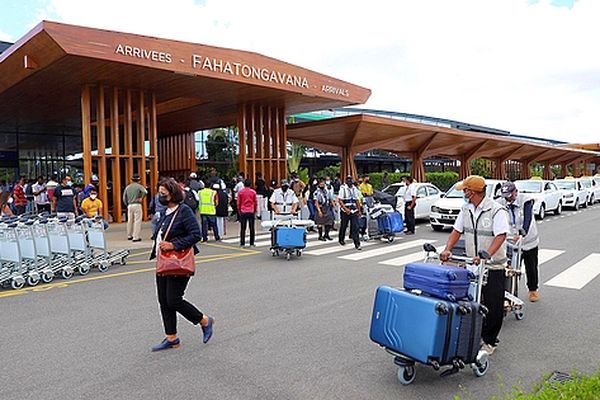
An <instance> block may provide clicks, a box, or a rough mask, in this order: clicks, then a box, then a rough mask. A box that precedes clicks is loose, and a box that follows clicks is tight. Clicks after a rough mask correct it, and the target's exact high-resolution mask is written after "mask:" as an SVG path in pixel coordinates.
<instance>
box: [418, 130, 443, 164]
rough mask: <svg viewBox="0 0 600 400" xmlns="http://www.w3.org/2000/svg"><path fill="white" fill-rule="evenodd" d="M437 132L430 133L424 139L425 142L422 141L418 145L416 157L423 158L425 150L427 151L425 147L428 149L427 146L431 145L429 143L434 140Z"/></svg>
mask: <svg viewBox="0 0 600 400" xmlns="http://www.w3.org/2000/svg"><path fill="white" fill-rule="evenodd" d="M437 135H438V133H437V132H434V133H433V135H431V137H430V138H429V139H427V140H426V141H425V143H423V144H422V145H421V147H419V148H418V149H417V151H416V153H417V157H419V158H423V157H425V152H426V151H427V149H429V147H430V146H431V144H432V143H433V141H434V140H435V138H436V137H437Z"/></svg>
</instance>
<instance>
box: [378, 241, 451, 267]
mask: <svg viewBox="0 0 600 400" xmlns="http://www.w3.org/2000/svg"><path fill="white" fill-rule="evenodd" d="M444 247H446V246H438V247H437V251H438V253H439V252H441V251H443V250H444ZM424 259H425V252H424V251H417V252H415V253H410V254H407V255H404V256H400V257H396V258H390V259H389V260H385V261H380V262H379V264H383V265H393V266H396V267H401V266H403V265H406V264H408V263H412V262H417V261H422V260H424Z"/></svg>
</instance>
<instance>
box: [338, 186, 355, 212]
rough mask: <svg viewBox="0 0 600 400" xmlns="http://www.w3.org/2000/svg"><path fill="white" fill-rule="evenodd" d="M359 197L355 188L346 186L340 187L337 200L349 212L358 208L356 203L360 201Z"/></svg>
mask: <svg viewBox="0 0 600 400" xmlns="http://www.w3.org/2000/svg"><path fill="white" fill-rule="evenodd" d="M360 196H361V195H360V192H359V190H358V189H357V188H356V187H354V186H352V187H349V186H348V185H346V184H343V185H342V186H340V194H339V195H338V199H340V200H341V201H342V203H344V205H345V206H346V207H347V208H349V209H350V210H355V209H357V208H358V204H357V202H358V200H359V199H360Z"/></svg>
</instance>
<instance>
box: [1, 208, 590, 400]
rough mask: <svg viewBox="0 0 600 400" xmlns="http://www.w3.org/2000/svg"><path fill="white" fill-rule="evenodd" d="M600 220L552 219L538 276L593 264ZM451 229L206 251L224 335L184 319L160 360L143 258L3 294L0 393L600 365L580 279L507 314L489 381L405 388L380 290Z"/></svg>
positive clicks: (165, 389)
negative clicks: (289, 253)
mask: <svg viewBox="0 0 600 400" xmlns="http://www.w3.org/2000/svg"><path fill="white" fill-rule="evenodd" d="M599 227H600V205H596V206H595V207H592V208H590V209H588V210H582V211H580V212H577V213H574V212H571V211H566V212H565V213H564V214H563V216H561V217H557V218H555V217H549V218H547V219H546V220H544V221H543V222H542V224H541V225H540V227H539V228H540V233H541V236H542V244H541V246H540V248H541V249H542V250H543V251H542V253H543V258H545V259H548V260H547V261H546V262H544V263H543V264H542V265H541V267H540V269H541V282H542V283H545V282H548V281H549V280H550V279H552V278H554V277H556V276H558V275H559V274H560V273H561V272H563V271H565V270H567V269H569V268H571V267H573V266H575V267H574V268H579V269H580V270H581V271H584V270H586V266H585V265H582V264H581V263H580V264H579V265H577V263H579V262H580V261H582V260H584V262H587V261H590V260H592V261H594V260H595V258H594V257H596V256H594V255H593V253H600V249H599V246H598V232H599ZM446 236H447V233H439V232H433V231H431V230H430V229H429V227H428V225H427V224H424V223H423V224H420V225H419V226H418V230H417V235H415V236H414V237H403V238H401V239H400V240H398V241H397V242H395V243H394V244H392V245H389V244H387V243H377V244H373V245H370V246H366V247H365V248H364V250H363V252H362V253H357V252H355V251H354V250H353V249H352V248H351V247H349V246H346V247H344V248H343V250H342V248H340V247H338V245H337V244H336V242H333V243H328V244H316V243H317V242H316V241H315V240H314V238H313V239H311V240H310V244H309V249H307V253H306V254H305V255H303V256H302V258H300V259H293V260H292V261H290V262H286V261H285V260H283V259H281V258H273V257H271V256H269V255H268V254H267V250H266V247H265V246H267V244H266V243H264V242H265V240H264V239H263V240H259V244H260V246H259V247H258V250H259V251H261V252H260V253H256V254H255V253H253V252H244V253H242V252H240V250H239V249H238V248H236V247H235V245H234V244H227V243H225V244H224V245H223V246H224V247H227V248H224V247H223V246H218V247H216V246H204V248H203V253H202V257H203V263H202V264H201V265H200V268H199V273H198V276H197V277H195V278H194V279H193V281H192V283H191V284H190V287H189V288H188V292H187V298H188V299H190V300H191V301H193V302H194V303H196V304H197V305H199V306H200V307H201V308H202V309H203V310H206V311H207V312H209V313H211V314H213V315H215V316H216V318H217V325H216V331H215V335H214V338H213V339H212V340H211V342H210V343H209V344H207V345H203V344H202V342H201V331H200V329H199V328H197V327H194V326H191V325H190V324H188V323H187V322H185V321H183V320H181V323H180V329H179V331H180V332H179V333H180V337H181V339H182V347H181V348H180V349H177V350H171V351H167V352H162V353H154V354H153V353H151V352H150V351H149V348H150V346H151V345H153V344H155V343H157V342H158V341H160V340H161V338H162V334H161V333H162V327H161V322H160V317H159V312H158V307H157V304H156V298H155V289H154V283H153V274H152V273H151V268H152V264H149V263H147V262H146V261H145V260H144V256H143V255H139V256H137V257H134V258H133V259H132V260H133V263H131V264H130V265H128V266H125V267H117V268H115V269H113V270H111V271H110V272H109V274H107V275H101V274H99V273H92V274H90V275H89V276H88V277H86V278H83V279H85V280H84V281H80V282H76V281H71V282H69V284H68V285H67V286H66V287H60V286H61V284H62V283H63V282H62V281H57V283H56V284H52V285H53V286H50V288H46V289H45V290H42V291H39V290H38V291H33V290H29V291H26V292H24V293H23V294H18V295H16V294H14V292H12V291H0V313H1V314H0V315H2V323H1V325H0V337H1V338H2V339H1V342H0V343H1V344H0V354H2V357H1V359H0V382H1V384H2V387H1V389H0V398H1V399H48V400H49V399H167V398H168V399H192V398H210V399H367V398H377V399H398V398H402V399H422V398H435V399H451V398H452V396H453V395H455V394H462V395H463V397H464V398H472V399H485V398H489V396H491V395H492V394H495V393H499V392H501V391H502V390H509V389H510V387H512V386H513V385H525V386H529V385H530V384H532V383H533V382H534V381H535V380H536V379H538V378H539V377H540V376H541V375H542V374H544V373H547V372H551V371H553V370H559V371H565V372H569V371H572V370H574V369H577V370H579V371H583V372H593V371H595V370H596V369H597V368H598V366H599V365H598V360H599V359H600V335H599V334H598V332H599V328H600V322H599V321H600V311H599V308H598V301H597V298H598V295H599V294H600V278H598V277H597V278H595V279H591V281H589V282H588V283H587V284H585V285H584V286H583V287H582V288H581V289H568V288H564V287H557V286H548V285H542V288H541V295H542V299H541V301H540V302H539V303H536V304H531V303H527V309H526V317H525V319H524V320H523V321H516V320H514V319H513V318H507V319H506V321H505V325H504V328H503V330H502V332H501V347H500V348H499V350H498V351H497V353H495V354H494V355H493V358H492V364H491V367H490V372H489V374H488V375H487V376H485V377H483V378H476V377H475V376H474V375H473V374H472V373H471V372H470V371H467V370H465V371H463V372H462V373H460V374H457V375H454V376H451V377H448V378H443V379H442V378H440V377H439V376H438V374H437V373H436V372H434V371H433V370H432V369H431V368H427V367H424V366H419V367H418V368H417V378H416V381H415V382H414V383H413V384H412V385H411V386H406V387H405V386H402V385H400V384H399V383H398V381H397V379H396V368H395V367H394V365H393V362H392V357H391V356H389V355H388V354H386V353H385V352H384V351H383V350H381V349H380V348H379V347H378V346H376V345H375V344H374V343H372V342H370V340H369V338H368V331H369V322H370V314H371V307H372V301H373V294H374V290H375V288H376V287H377V286H379V285H381V284H388V285H398V286H399V285H401V283H402V266H401V265H399V263H400V262H401V261H402V260H407V259H413V258H415V257H417V256H419V254H418V253H419V252H420V243H421V242H417V241H422V240H435V241H437V242H436V244H439V245H441V244H443V242H444V241H445V239H446ZM229 246H231V247H230V248H229ZM390 249H393V251H391V252H388V251H390ZM310 253H313V254H312V255H311V254H310ZM315 253H316V254H315ZM319 253H320V254H319ZM359 254H360V255H359ZM359 257H360V258H361V259H359ZM399 257H402V258H401V259H398V258H399ZM551 257H553V258H551ZM590 257H591V258H590ZM598 268H600V266H599V265H598V264H595V265H592V266H591V267H590V266H588V267H587V270H588V271H589V270H590V269H591V270H592V273H593V270H594V269H598ZM111 274H112V275H111ZM588 274H589V272H588ZM578 275H581V274H578ZM563 276H564V275H563ZM98 278H100V279H98ZM75 279H77V278H75ZM569 282H570V280H569V277H568V276H567V277H566V278H560V279H558V280H555V281H554V283H555V284H558V285H565V284H571V283H572V282H571V283H569ZM38 289H40V288H38Z"/></svg>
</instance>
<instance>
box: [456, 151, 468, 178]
mask: <svg viewBox="0 0 600 400" xmlns="http://www.w3.org/2000/svg"><path fill="white" fill-rule="evenodd" d="M470 161H471V160H470V159H469V158H468V157H462V158H461V159H460V171H459V174H458V179H461V180H462V179H465V178H466V177H467V176H469V175H471V164H470Z"/></svg>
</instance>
